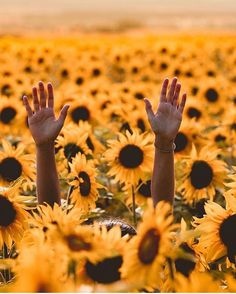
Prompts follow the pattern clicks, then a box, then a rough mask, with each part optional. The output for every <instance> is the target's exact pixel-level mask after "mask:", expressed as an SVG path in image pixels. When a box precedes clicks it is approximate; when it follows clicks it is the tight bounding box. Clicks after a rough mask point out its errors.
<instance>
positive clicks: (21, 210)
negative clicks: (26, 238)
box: [0, 182, 30, 248]
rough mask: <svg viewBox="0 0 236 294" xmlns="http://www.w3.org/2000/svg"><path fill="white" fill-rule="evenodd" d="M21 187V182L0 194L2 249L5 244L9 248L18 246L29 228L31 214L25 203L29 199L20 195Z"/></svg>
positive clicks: (0, 245) (0, 239)
mask: <svg viewBox="0 0 236 294" xmlns="http://www.w3.org/2000/svg"><path fill="white" fill-rule="evenodd" d="M20 185H21V183H20V182H19V183H17V184H15V186H12V187H10V188H8V189H5V190H2V191H1V192H0V247H2V246H3V244H4V243H5V244H6V246H7V247H8V248H11V246H12V244H13V242H15V243H16V244H17V245H18V244H19V242H20V240H21V239H22V236H23V233H24V230H25V229H26V228H27V226H28V223H27V221H28V220H29V218H30V214H29V213H28V212H27V211H26V209H27V207H26V205H25V204H24V201H26V200H28V199H29V197H28V196H20V195H19V188H20Z"/></svg>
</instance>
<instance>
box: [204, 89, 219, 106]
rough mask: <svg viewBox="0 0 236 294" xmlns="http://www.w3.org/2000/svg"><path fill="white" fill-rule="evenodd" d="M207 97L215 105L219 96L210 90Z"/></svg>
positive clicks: (206, 94) (213, 90)
mask: <svg viewBox="0 0 236 294" xmlns="http://www.w3.org/2000/svg"><path fill="white" fill-rule="evenodd" d="M205 97H206V99H207V101H209V102H211V103H214V102H216V101H217V100H218V98H219V94H218V92H217V91H216V90H215V89H213V88H210V89H208V90H207V91H206V93H205Z"/></svg>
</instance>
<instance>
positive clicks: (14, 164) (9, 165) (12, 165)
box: [0, 157, 22, 182]
mask: <svg viewBox="0 0 236 294" xmlns="http://www.w3.org/2000/svg"><path fill="white" fill-rule="evenodd" d="M21 174H22V165H21V163H20V162H19V161H18V160H16V159H15V158H14V157H7V158H4V159H3V160H2V162H1V163H0V175H1V177H2V178H3V179H4V180H6V181H8V182H11V181H15V180H16V179H17V178H19V177H20V176H21Z"/></svg>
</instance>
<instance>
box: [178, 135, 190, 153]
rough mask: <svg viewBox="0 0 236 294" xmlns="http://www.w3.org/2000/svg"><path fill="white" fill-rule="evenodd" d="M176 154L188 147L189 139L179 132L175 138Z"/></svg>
mask: <svg viewBox="0 0 236 294" xmlns="http://www.w3.org/2000/svg"><path fill="white" fill-rule="evenodd" d="M175 145H176V148H175V152H181V151H183V150H184V149H185V148H186V147H187V145H188V137H187V136H186V135H185V134H184V133H182V132H178V134H177V136H176V137H175Z"/></svg>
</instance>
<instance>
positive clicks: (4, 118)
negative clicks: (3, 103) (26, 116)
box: [0, 107, 16, 124]
mask: <svg viewBox="0 0 236 294" xmlns="http://www.w3.org/2000/svg"><path fill="white" fill-rule="evenodd" d="M15 116H16V110H15V109H14V108H13V107H5V108H3V109H2V111H1V113H0V120H1V122H2V123H3V124H8V123H9V122H11V121H12V120H13V118H14V117H15Z"/></svg>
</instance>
